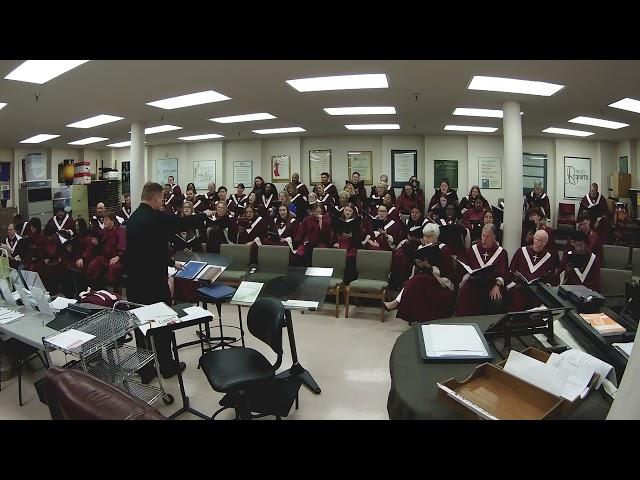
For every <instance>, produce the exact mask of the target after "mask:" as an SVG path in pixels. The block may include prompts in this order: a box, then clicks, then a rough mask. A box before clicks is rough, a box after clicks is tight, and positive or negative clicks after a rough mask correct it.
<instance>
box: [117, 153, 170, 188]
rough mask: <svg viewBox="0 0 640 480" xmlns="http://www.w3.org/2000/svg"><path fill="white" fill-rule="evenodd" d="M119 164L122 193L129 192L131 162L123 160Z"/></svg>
mask: <svg viewBox="0 0 640 480" xmlns="http://www.w3.org/2000/svg"><path fill="white" fill-rule="evenodd" d="M120 165H121V166H122V193H123V194H125V193H131V162H130V161H129V160H124V161H123V162H122V163H121V164H120ZM162 185H164V184H162Z"/></svg>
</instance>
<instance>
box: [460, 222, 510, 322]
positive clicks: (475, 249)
mask: <svg viewBox="0 0 640 480" xmlns="http://www.w3.org/2000/svg"><path fill="white" fill-rule="evenodd" d="M462 261H463V262H464V263H465V264H466V265H467V266H468V267H470V268H471V269H472V270H477V269H479V268H484V267H487V266H490V265H493V266H495V272H493V273H487V274H484V275H482V274H481V275H480V276H479V277H477V278H473V277H470V276H469V273H466V274H465V275H464V276H463V277H462V281H461V282H460V291H459V293H458V301H457V305H456V316H457V317H463V316H471V315H491V314H495V313H500V312H504V310H505V305H504V297H505V295H506V289H505V278H509V277H508V274H509V259H508V256H507V252H506V250H505V249H504V248H502V247H501V246H500V245H498V242H496V228H495V225H491V224H489V225H485V226H484V228H483V229H482V235H481V236H480V240H479V241H477V242H475V243H474V244H473V245H471V248H469V250H468V251H467V256H466V259H463V260H462Z"/></svg>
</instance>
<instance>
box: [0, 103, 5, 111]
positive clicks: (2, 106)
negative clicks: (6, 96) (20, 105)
mask: <svg viewBox="0 0 640 480" xmlns="http://www.w3.org/2000/svg"><path fill="white" fill-rule="evenodd" d="M6 106H7V104H6V103H2V102H0V110H2V109H3V108H4V107H6Z"/></svg>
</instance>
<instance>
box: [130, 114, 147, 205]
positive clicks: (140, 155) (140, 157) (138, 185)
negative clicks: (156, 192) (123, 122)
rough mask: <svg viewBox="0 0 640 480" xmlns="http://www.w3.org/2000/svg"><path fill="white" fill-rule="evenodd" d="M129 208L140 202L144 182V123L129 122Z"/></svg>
mask: <svg viewBox="0 0 640 480" xmlns="http://www.w3.org/2000/svg"><path fill="white" fill-rule="evenodd" d="M130 151H131V163H130V164H129V165H130V169H131V177H130V182H131V183H130V186H131V208H132V210H135V209H136V208H138V205H139V204H140V195H141V194H142V187H143V186H144V184H145V183H146V178H145V174H144V172H145V168H144V163H145V158H144V123H141V122H135V123H132V124H131V150H130Z"/></svg>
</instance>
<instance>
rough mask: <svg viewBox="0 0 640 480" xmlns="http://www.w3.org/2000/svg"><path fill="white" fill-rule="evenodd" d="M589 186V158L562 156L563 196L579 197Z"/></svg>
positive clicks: (585, 192) (583, 194)
mask: <svg viewBox="0 0 640 480" xmlns="http://www.w3.org/2000/svg"><path fill="white" fill-rule="evenodd" d="M589 188H591V159H590V158H586V157H564V198H575V199H581V198H582V197H584V196H585V195H586V194H587V193H588V192H589Z"/></svg>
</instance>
